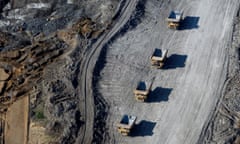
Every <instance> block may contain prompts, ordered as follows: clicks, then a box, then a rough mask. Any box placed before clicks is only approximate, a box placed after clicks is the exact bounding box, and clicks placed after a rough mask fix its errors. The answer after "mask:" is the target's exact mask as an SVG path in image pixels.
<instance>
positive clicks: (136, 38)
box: [0, 0, 240, 144]
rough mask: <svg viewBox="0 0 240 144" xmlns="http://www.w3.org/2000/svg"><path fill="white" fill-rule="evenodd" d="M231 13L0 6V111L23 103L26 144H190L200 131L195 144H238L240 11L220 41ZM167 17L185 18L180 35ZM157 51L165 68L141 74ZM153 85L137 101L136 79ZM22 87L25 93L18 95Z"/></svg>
mask: <svg viewBox="0 0 240 144" xmlns="http://www.w3.org/2000/svg"><path fill="white" fill-rule="evenodd" d="M206 5H208V6H207V7H206ZM238 5H239V2H238V1H236V0H233V1H231V2H225V1H224V0H219V1H217V0H215V1H214V2H209V1H207V0H202V1H201V2H200V1H199V2H198V1H191V2H189V1H187V0H183V1H181V2H174V1H165V0H158V1H153V0H148V1H146V0H131V1H126V0H91V1H90V0H89V1H86V0H51V1H49V0H41V1H39V0H1V1H0V11H1V15H0V53H1V57H0V62H1V63H0V68H1V69H0V73H1V76H0V96H1V99H0V100H1V102H2V101H5V99H6V101H7V102H9V103H7V104H5V103H1V105H0V107H1V110H2V109H3V111H4V112H6V111H7V109H6V107H7V106H8V104H11V102H12V101H11V102H10V101H9V99H10V100H13V101H14V100H15V99H12V97H14V98H16V99H18V98H21V97H23V96H29V97H30V121H29V143H32V144H35V143H38V142H40V143H63V144H69V143H82V144H84V143H161V142H162V143H176V142H178V143H192V142H196V138H198V136H199V134H200V132H201V129H202V128H203V130H202V133H201V136H200V138H199V140H198V143H199V144H200V143H236V144H238V143H239V142H240V138H239V129H240V114H239V110H240V107H239V102H240V98H239V96H238V95H239V92H240V89H239V84H240V75H239V71H240V70H239V60H240V59H239V47H240V34H239V30H240V18H239V12H238V15H237V18H235V19H234V23H233V24H234V29H233V31H234V32H233V36H232V42H233V44H232V45H231V44H230V43H231V40H228V38H229V37H230V35H231V34H232V32H231V26H232V25H231V24H232V21H231V20H232V19H231V18H232V17H233V16H234V14H235V11H236V9H237V6H238ZM172 9H182V10H184V12H185V13H184V15H185V16H188V17H187V18H188V19H186V20H185V21H184V22H183V23H184V24H185V25H184V26H183V27H182V29H181V30H180V31H171V30H169V29H168V28H167V27H166V23H165V18H166V16H167V15H168V13H169V11H170V10H172ZM230 9H233V10H232V11H231V10H230ZM219 11H221V12H220V13H219ZM214 14H218V15H217V16H216V15H214ZM215 23H219V24H221V25H216V26H214V24H215ZM199 26H200V27H199ZM222 28H224V29H222ZM219 35H221V37H218V36H219ZM199 41H200V42H199ZM230 45H231V46H230ZM226 47H227V48H226ZM155 48H164V49H165V48H169V49H170V53H169V54H170V55H171V56H169V60H168V63H167V65H168V66H167V67H165V68H164V70H160V72H159V70H155V69H151V68H150V66H149V57H150V55H151V53H152V51H153V50H154V49H155ZM205 49H209V51H211V53H210V52H209V53H208V52H207V51H206V50H205ZM18 51H20V52H19V55H18ZM227 52H228V55H227V54H226V53H227ZM202 57H204V59H202ZM226 61H227V62H226ZM6 63H7V66H4V65H6ZM227 66H228V73H227V72H226V69H225V68H226V67H227ZM19 73H20V74H19ZM3 74H4V75H6V76H3ZM6 77H7V78H6ZM153 77H154V79H155V81H154V83H153V92H152V94H151V99H149V101H148V102H147V103H136V101H135V100H134V99H133V97H132V90H133V89H134V87H135V86H136V83H137V81H139V80H145V81H147V82H149V81H151V80H152V79H153ZM193 79H194V81H193ZM225 80H227V81H226V82H224V81H225ZM12 82H13V84H12ZM216 83H217V85H216ZM23 84H24V85H23ZM223 84H224V89H225V92H222V94H221V91H222V86H223ZM26 86H27V88H29V89H28V90H29V92H27V90H24V91H23V92H22V91H20V90H19V89H21V88H25V87H26ZM201 89H204V90H205V91H206V92H203V91H201ZM13 92H15V93H16V95H15V93H14V94H12V93H13ZM9 94H11V95H9ZM159 94H160V95H161V96H162V97H158V96H159ZM220 95H221V96H220ZM216 103H217V104H216ZM215 105H217V106H216V108H215ZM176 107H177V109H176ZM3 111H2V112H3ZM126 113H128V114H133V115H137V116H138V124H137V126H136V128H135V130H134V131H133V133H134V134H133V135H132V137H126V138H125V137H122V136H120V135H119V134H118V133H117V132H116V128H115V124H116V122H117V121H118V120H119V119H120V117H121V115H122V114H126ZM151 114H153V115H151ZM196 118H198V119H197V120H196ZM2 123H3V121H2V119H1V125H4V124H2ZM2 137H3V136H2V135H1V138H2Z"/></svg>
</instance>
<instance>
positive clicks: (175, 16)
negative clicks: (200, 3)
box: [167, 11, 183, 30]
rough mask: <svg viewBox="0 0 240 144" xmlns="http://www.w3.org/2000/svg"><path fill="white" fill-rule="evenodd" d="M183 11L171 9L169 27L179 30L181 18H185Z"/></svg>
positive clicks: (168, 20) (168, 19)
mask: <svg viewBox="0 0 240 144" xmlns="http://www.w3.org/2000/svg"><path fill="white" fill-rule="evenodd" d="M182 15H183V13H182V12H179V11H171V12H170V14H169V16H168V18H167V22H168V28H170V29H175V30H177V29H178V28H179V25H180V22H181V20H183V16H182Z"/></svg>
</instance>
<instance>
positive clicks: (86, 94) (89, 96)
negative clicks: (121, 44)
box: [78, 0, 138, 144]
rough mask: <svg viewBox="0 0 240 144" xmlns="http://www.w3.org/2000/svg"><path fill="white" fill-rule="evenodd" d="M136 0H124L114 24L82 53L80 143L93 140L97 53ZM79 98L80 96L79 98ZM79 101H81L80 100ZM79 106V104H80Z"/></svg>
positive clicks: (130, 11) (116, 29) (124, 19)
mask: <svg viewBox="0 0 240 144" xmlns="http://www.w3.org/2000/svg"><path fill="white" fill-rule="evenodd" d="M137 2H138V0H131V1H126V3H125V4H124V6H123V8H122V10H121V13H120V14H119V18H118V19H117V20H116V22H115V23H114V26H113V27H112V29H110V31H109V32H108V33H106V34H103V35H102V36H101V37H100V38H99V39H98V41H96V42H95V44H94V45H93V46H92V48H91V49H89V50H88V51H87V52H86V54H85V55H84V58H83V61H82V65H81V68H80V69H81V70H82V72H81V74H80V82H81V84H80V87H79V88H78V92H79V93H80V94H81V96H82V97H83V99H82V101H84V103H83V104H84V106H82V107H83V109H84V111H83V112H82V116H83V120H84V122H85V124H84V126H83V128H82V130H80V132H79V133H80V134H79V136H80V137H79V138H80V142H81V143H82V144H89V143H92V140H93V131H94V130H93V125H94V99H93V90H92V78H93V69H94V68H95V64H96V61H97V59H98V57H99V54H100V52H101V50H102V48H103V46H104V45H105V44H106V43H107V42H108V41H109V40H110V39H111V38H112V37H113V36H114V35H115V34H117V33H118V32H119V30H120V29H121V28H122V27H123V26H124V24H125V23H126V22H127V21H128V19H129V18H130V16H131V13H132V11H133V10H134V9H135V6H136V4H137ZM80 99H81V98H80ZM80 103H81V101H80ZM80 106H81V104H80Z"/></svg>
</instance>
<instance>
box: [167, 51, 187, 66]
mask: <svg viewBox="0 0 240 144" xmlns="http://www.w3.org/2000/svg"><path fill="white" fill-rule="evenodd" d="M186 59H187V55H179V54H173V55H171V56H169V57H168V58H167V60H166V62H165V64H164V66H163V69H175V68H181V67H185V62H186Z"/></svg>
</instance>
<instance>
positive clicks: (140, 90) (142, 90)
mask: <svg viewBox="0 0 240 144" xmlns="http://www.w3.org/2000/svg"><path fill="white" fill-rule="evenodd" d="M152 84H153V80H152V82H151V84H150V86H149V87H147V85H146V83H145V82H142V81H140V82H139V83H138V85H137V88H136V89H135V90H134V91H133V93H134V96H135V99H136V100H137V101H140V102H145V101H146V100H147V97H148V95H149V93H150V91H151V88H152Z"/></svg>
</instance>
